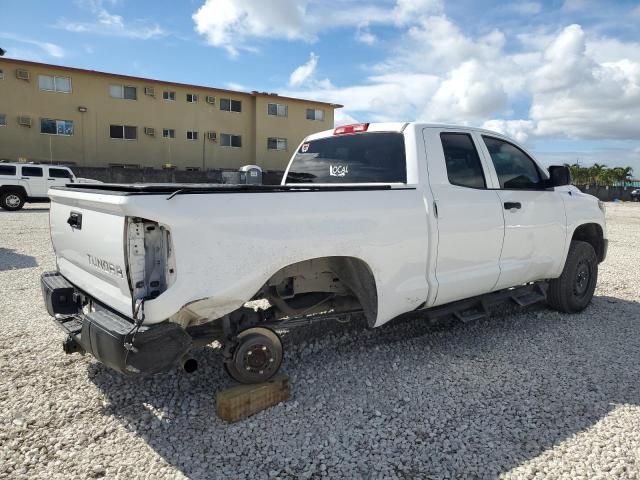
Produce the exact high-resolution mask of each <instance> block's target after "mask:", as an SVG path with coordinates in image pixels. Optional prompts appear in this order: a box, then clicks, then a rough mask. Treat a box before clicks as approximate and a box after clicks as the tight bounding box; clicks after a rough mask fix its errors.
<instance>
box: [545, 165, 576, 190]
mask: <svg viewBox="0 0 640 480" xmlns="http://www.w3.org/2000/svg"><path fill="white" fill-rule="evenodd" d="M570 183H571V171H570V170H569V169H568V168H567V167H565V166H564V165H552V166H551V167H549V186H550V187H561V186H563V185H569V184H570Z"/></svg>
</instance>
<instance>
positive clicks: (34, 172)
mask: <svg viewBox="0 0 640 480" xmlns="http://www.w3.org/2000/svg"><path fill="white" fill-rule="evenodd" d="M22 176H23V177H41V176H42V168H40V167H22Z"/></svg>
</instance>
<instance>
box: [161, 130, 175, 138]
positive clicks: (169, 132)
mask: <svg viewBox="0 0 640 480" xmlns="http://www.w3.org/2000/svg"><path fill="white" fill-rule="evenodd" d="M162 137H163V138H176V131H175V130H174V129H173V128H163V129H162Z"/></svg>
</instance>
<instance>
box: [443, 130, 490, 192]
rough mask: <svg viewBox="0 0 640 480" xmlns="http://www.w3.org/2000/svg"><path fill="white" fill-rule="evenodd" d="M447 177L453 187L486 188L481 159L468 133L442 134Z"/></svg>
mask: <svg viewBox="0 0 640 480" xmlns="http://www.w3.org/2000/svg"><path fill="white" fill-rule="evenodd" d="M440 140H441V141H442V150H443V151H444V161H445V163H446V166H447V177H448V178H449V183H450V184H451V185H458V186H460V187H468V188H486V187H487V183H486V181H485V178H484V172H483V171H482V164H481V163H480V157H479V156H478V151H477V150H476V147H475V145H474V144H473V140H472V138H471V135H469V134H468V133H441V134H440Z"/></svg>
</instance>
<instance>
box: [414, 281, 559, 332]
mask: <svg viewBox="0 0 640 480" xmlns="http://www.w3.org/2000/svg"><path fill="white" fill-rule="evenodd" d="M547 289H548V285H547V282H536V283H530V284H528V285H522V286H520V287H514V288H508V289H506V290H500V291H498V292H491V293H487V294H485V295H480V296H477V297H472V298H467V299H465V300H459V301H457V302H452V303H448V304H446V305H440V306H438V307H433V308H427V309H422V310H419V311H424V313H425V314H426V316H427V318H428V319H429V320H437V319H439V318H442V317H446V316H450V315H451V316H453V317H454V318H456V319H457V320H460V321H461V322H463V323H467V322H473V321H476V320H481V319H483V318H487V317H489V315H490V309H491V308H492V307H495V306H497V305H501V304H505V303H511V302H513V303H515V304H516V305H518V306H519V307H528V306H529V305H533V304H535V303H538V302H542V301H543V300H546V298H547Z"/></svg>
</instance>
